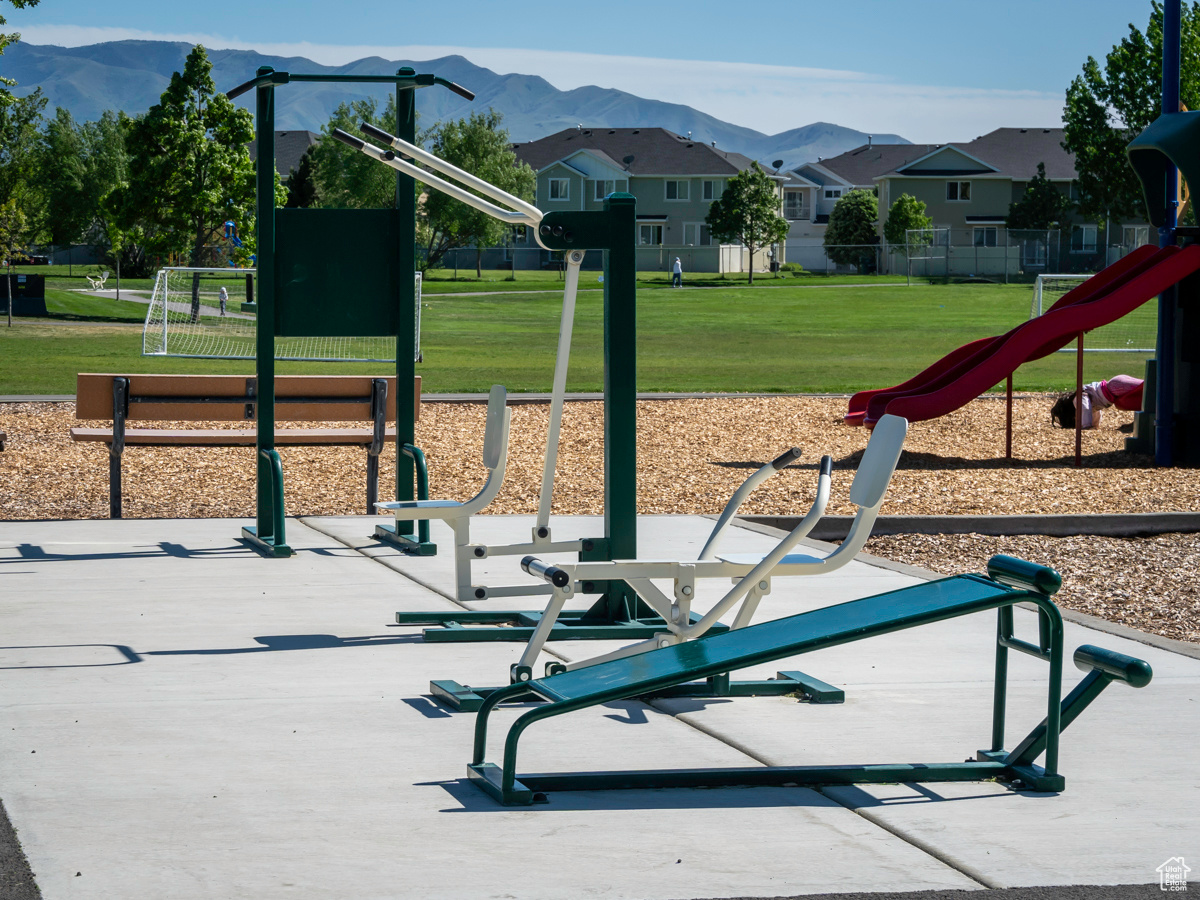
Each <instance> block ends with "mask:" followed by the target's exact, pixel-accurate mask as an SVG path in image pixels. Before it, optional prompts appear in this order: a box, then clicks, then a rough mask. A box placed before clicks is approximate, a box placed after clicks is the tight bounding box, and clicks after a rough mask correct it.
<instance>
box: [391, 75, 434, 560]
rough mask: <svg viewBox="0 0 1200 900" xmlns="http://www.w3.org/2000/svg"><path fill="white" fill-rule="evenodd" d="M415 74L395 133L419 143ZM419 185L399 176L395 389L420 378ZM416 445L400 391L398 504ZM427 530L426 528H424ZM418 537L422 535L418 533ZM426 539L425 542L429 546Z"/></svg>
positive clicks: (407, 401) (410, 412)
mask: <svg viewBox="0 0 1200 900" xmlns="http://www.w3.org/2000/svg"><path fill="white" fill-rule="evenodd" d="M416 76H417V73H416V70H415V69H412V68H410V67H408V66H404V67H402V68H401V69H399V70H397V72H396V79H397V80H396V133H397V134H399V135H401V136H403V137H406V138H408V139H409V140H416V129H417V107H416V96H415V95H416V91H413V90H411V89H409V90H406V89H404V87H403V82H406V81H408V80H410V79H411V80H412V83H413V84H415V83H416ZM416 217H417V185H416V182H414V181H413V179H412V178H410V177H408V176H407V175H405V174H404V173H403V172H397V173H396V224H397V228H396V231H397V238H396V253H397V263H396V269H397V271H398V272H400V275H401V277H400V278H398V279H397V282H398V284H397V287H396V297H395V301H396V303H397V304H399V307H398V315H397V323H398V327H397V329H396V331H397V334H396V384H397V385H402V384H403V385H411V384H412V383H413V379H414V378H415V377H416V372H417V369H416V361H415V360H414V359H413V345H414V342H415V340H416V338H415V335H416V327H417V326H416V310H415V308H414V304H415V303H416V282H415V279H413V278H412V277H411V276H410V275H409V274H408V273H412V272H415V271H416V270H417V256H416V241H417V218H416ZM416 443H417V408H416V400H415V398H414V397H413V392H412V390H411V389H407V390H406V389H400V388H397V391H396V493H395V498H396V499H397V500H412V499H414V496H413V479H414V476H415V470H414V464H413V463H412V462H411V461H410V460H411V458H410V457H407V456H405V455H404V454H403V453H401V452H400V448H401V447H403V446H404V445H405V444H410V445H414V446H415V445H416ZM394 527H395V531H396V534H397V535H409V534H412V533H413V528H414V525H413V523H412V522H410V521H397V522H396V523H395V526H394ZM426 528H428V523H426ZM418 536H419V532H418ZM427 542H428V541H427V539H426V540H423V541H421V543H427Z"/></svg>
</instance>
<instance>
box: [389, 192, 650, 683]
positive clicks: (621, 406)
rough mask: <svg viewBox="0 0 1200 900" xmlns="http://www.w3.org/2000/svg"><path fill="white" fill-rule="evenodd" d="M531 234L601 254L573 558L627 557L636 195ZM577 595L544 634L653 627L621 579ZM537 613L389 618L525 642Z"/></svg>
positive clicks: (633, 440) (472, 636) (633, 515)
mask: <svg viewBox="0 0 1200 900" xmlns="http://www.w3.org/2000/svg"><path fill="white" fill-rule="evenodd" d="M538 238H539V240H540V242H541V243H542V245H543V246H544V247H546V248H547V249H550V250H563V251H567V250H579V249H584V250H601V251H603V253H604V536H603V537H602V538H589V539H586V540H585V541H584V549H583V550H582V551H580V554H579V558H580V559H581V560H584V561H588V560H611V559H632V558H634V557H636V556H637V269H636V258H635V252H636V239H637V217H636V201H635V199H634V197H633V196H632V195H631V194H625V193H614V194H610V195H609V196H608V198H607V199H605V201H604V207H603V209H601V210H596V211H591V212H552V213H547V214H546V216H545V217H544V218H543V219H542V222H541V224H540V226H539V228H538ZM583 593H585V594H597V595H599V596H598V598H597V599H596V600H595V602H594V603H593V604H592V606H591V607H590V608H589V609H587V610H586V611H582V612H578V611H577V612H574V613H563V614H562V616H561V617H560V623H559V624H557V625H555V628H554V632H553V636H552V637H551V640H639V639H645V638H649V637H653V635H654V634H655V633H656V632H658V631H661V630H662V625H663V620H662V619H661V618H660V617H659V616H658V615H657V614H656V613H655V612H654V611H653V610H652V609H650V608H649V607H648V606H647V605H646V604H645V603H643V602H642V601H641V599H640V598H638V596H637V594H635V593H634V592H633V590H632V589H631V588H630V587H629V586H628V585H627V584H626V583H625V582H623V581H607V582H595V583H589V584H585V585H584V586H583ZM541 613H542V611H541V610H505V611H488V612H475V611H471V610H463V611H457V612H443V611H436V612H398V613H396V623H397V624H399V625H430V626H436V627H433V628H429V629H426V630H425V632H424V637H425V640H427V641H447V642H456V641H527V640H528V639H529V636H530V634H531V633H532V629H533V627H534V626H535V625H536V624H537V621H538V619H539V618H540V617H541ZM464 625H483V626H487V625H497V626H499V625H503V626H505V627H495V628H486V627H485V628H464V627H462V626H464ZM510 626H515V627H510ZM438 683H440V684H446V685H453V684H455V683H454V682H438ZM459 688H461V686H459V687H458V688H454V689H453V690H451V691H450V692H449V694H448V696H453V694H454V692H455V691H458V690H459ZM460 693H461V691H460Z"/></svg>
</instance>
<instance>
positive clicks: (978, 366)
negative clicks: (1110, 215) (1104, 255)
mask: <svg viewBox="0 0 1200 900" xmlns="http://www.w3.org/2000/svg"><path fill="white" fill-rule="evenodd" d="M1163 9H1164V18H1163V59H1162V114H1161V115H1160V116H1159V117H1158V118H1157V119H1155V120H1154V121H1153V122H1152V123H1150V125H1149V126H1147V127H1146V129H1145V130H1143V131H1142V133H1141V134H1139V135H1138V136H1137V137H1136V138H1134V139H1133V141H1131V142H1130V143H1129V145H1128V147H1127V148H1126V153H1127V155H1128V157H1129V164H1130V165H1131V166H1132V167H1133V169H1134V172H1135V173H1136V174H1137V176H1138V179H1139V181H1140V182H1141V185H1142V192H1143V195H1144V197H1145V200H1146V209H1147V216H1148V218H1149V220H1150V222H1151V223H1152V224H1153V225H1155V226H1156V227H1157V228H1158V229H1159V247H1160V248H1161V249H1160V251H1159V252H1158V253H1157V254H1155V253H1154V251H1153V248H1150V247H1142V248H1139V249H1138V250H1135V251H1134V252H1133V253H1130V254H1129V255H1128V256H1126V257H1124V258H1123V259H1121V260H1119V261H1118V262H1116V263H1113V264H1112V265H1110V266H1108V267H1107V268H1105V269H1103V270H1101V271H1100V272H1099V273H1097V274H1096V275H1094V276H1093V277H1092V278H1090V279H1088V281H1086V282H1084V284H1083V285H1080V286H1079V287H1078V288H1076V289H1074V290H1072V291H1070V292H1069V293H1067V294H1066V295H1065V296H1063V297H1062V298H1060V299H1059V300H1058V301H1057V302H1056V303H1055V304H1054V305H1053V306H1052V307H1051V308H1050V309H1049V310H1048V311H1047V312H1046V313H1045V314H1044V315H1042V316H1039V317H1037V318H1034V319H1031V320H1029V321H1028V322H1024V323H1022V324H1021V325H1018V326H1017V327H1016V328H1014V329H1012V330H1011V331H1009V332H1008V333H1007V334H1005V335H1001V336H999V337H994V338H984V339H982V340H979V341H974V342H972V343H970V344H966V345H964V346H963V347H960V348H958V349H957V350H955V351H953V352H951V353H949V354H947V355H946V356H945V357H943V358H942V359H941V360H939V361H938V362H936V363H934V364H933V365H932V366H930V367H929V368H927V369H925V370H924V371H923V372H921V373H919V374H917V375H916V376H914V377H913V378H911V379H909V380H908V381H906V382H903V383H902V384H898V385H895V386H894V387H890V388H883V389H878V390H868V391H860V392H859V393H857V394H855V395H854V396H853V397H852V398H851V400H850V404H849V409H848V410H847V413H846V417H845V419H846V423H847V424H850V425H867V426H868V427H870V426H871V425H872V424H873V423H874V422H875V421H876V420H877V419H878V418H879V416H881V415H882V414H883V413H885V412H888V413H892V414H895V415H900V416H904V417H906V418H908V419H910V420H913V421H917V420H921V419H928V418H934V417H936V416H941V415H945V414H946V413H948V412H951V411H952V410H954V409H957V408H959V407H960V406H962V405H964V404H965V403H967V402H969V401H970V400H972V399H974V398H975V397H977V396H979V394H981V393H983V392H984V391H986V390H989V389H990V388H991V387H992V386H994V385H995V384H997V383H999V382H1000V381H1001V380H1006V381H1007V388H1008V395H1009V401H1010V409H1009V415H1008V441H1007V446H1008V450H1007V453H1008V455H1009V456H1011V455H1012V418H1011V398H1012V373H1013V371H1014V370H1015V369H1016V368H1017V367H1018V366H1020V365H1021V364H1022V363H1025V362H1028V361H1030V360H1035V359H1040V358H1041V357H1043V356H1046V355H1048V354H1049V353H1053V352H1055V351H1057V350H1060V349H1062V348H1064V347H1066V345H1067V344H1069V343H1070V342H1071V341H1073V340H1074V341H1076V342H1077V350H1078V352H1077V363H1076V390H1077V391H1081V390H1082V388H1083V351H1084V334H1085V332H1088V331H1091V330H1092V329H1095V328H1098V327H1101V326H1103V325H1106V324H1109V323H1111V322H1115V321H1117V320H1119V319H1121V318H1122V317H1124V316H1127V315H1129V314H1130V313H1132V312H1134V311H1135V310H1137V309H1138V308H1139V307H1141V306H1142V305H1143V304H1144V303H1146V302H1148V301H1149V300H1150V299H1151V298H1153V297H1155V296H1157V297H1158V316H1157V320H1158V339H1157V342H1156V347H1155V351H1156V353H1155V356H1156V358H1155V359H1154V360H1153V361H1151V362H1149V363H1148V364H1147V371H1146V379H1145V380H1146V382H1147V384H1149V385H1151V386H1152V388H1151V389H1149V390H1147V392H1146V405H1145V407H1144V409H1143V413H1141V414H1139V415H1138V417H1137V418H1136V419H1135V425H1134V429H1135V430H1134V437H1133V438H1131V439H1130V440H1129V441H1128V442H1127V445H1126V446H1127V448H1128V449H1133V450H1140V451H1142V452H1153V454H1154V457H1155V462H1156V463H1157V464H1158V465H1160V466H1167V465H1171V464H1173V463H1174V462H1183V463H1187V464H1188V465H1195V464H1197V463H1198V462H1200V367H1198V366H1196V364H1195V363H1194V362H1193V361H1192V359H1191V354H1190V352H1189V351H1188V350H1186V349H1185V348H1188V347H1191V346H1194V345H1195V344H1196V342H1197V341H1198V340H1200V321H1198V318H1200V317H1197V316H1196V315H1195V314H1194V313H1192V312H1191V311H1190V307H1191V306H1192V305H1193V304H1194V297H1195V296H1196V293H1197V291H1200V280H1198V279H1200V274H1197V272H1198V270H1200V250H1198V249H1197V246H1196V241H1197V239H1198V238H1200V229H1197V228H1194V227H1193V228H1181V227H1179V225H1178V222H1179V216H1180V214H1181V211H1182V210H1183V209H1184V208H1185V207H1186V203H1187V199H1186V187H1185V183H1186V184H1200V154H1198V153H1197V152H1196V148H1197V146H1200V112H1187V111H1181V110H1182V107H1181V105H1180V100H1179V67H1180V22H1181V19H1180V16H1181V12H1180V4H1179V0H1171V2H1168V3H1165V4H1164V6H1163ZM1181 176H1182V179H1183V181H1182V182H1181V180H1180V178H1181ZM1151 432H1152V434H1151ZM1081 441H1082V438H1081V431H1080V429H1079V427H1077V428H1076V435H1075V460H1076V465H1079V464H1080V462H1081Z"/></svg>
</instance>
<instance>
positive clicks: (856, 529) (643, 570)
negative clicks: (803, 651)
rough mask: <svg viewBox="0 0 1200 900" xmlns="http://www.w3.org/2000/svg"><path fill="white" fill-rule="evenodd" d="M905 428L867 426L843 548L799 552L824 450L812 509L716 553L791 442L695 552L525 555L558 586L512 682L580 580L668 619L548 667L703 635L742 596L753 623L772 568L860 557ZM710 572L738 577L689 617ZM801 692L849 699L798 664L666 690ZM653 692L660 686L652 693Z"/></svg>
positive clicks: (887, 423)
mask: <svg viewBox="0 0 1200 900" xmlns="http://www.w3.org/2000/svg"><path fill="white" fill-rule="evenodd" d="M907 433H908V422H907V421H906V420H904V419H902V418H900V417H898V416H884V417H883V418H881V419H880V420H879V423H878V424H877V425H876V426H875V430H874V431H873V432H872V433H871V440H870V442H869V443H868V444H867V449H866V451H865V452H864V453H863V457H862V461H861V463H860V464H859V467H858V471H857V472H856V473H855V476H854V482H853V483H852V484H851V486H850V502H851V503H853V504H855V505H856V506H857V507H858V512H857V514H856V515H855V518H854V522H853V524H852V525H851V526H850V531H849V533H848V534H847V536H846V539H845V540H844V541H843V542H842V543H841V544H840V545H839V546H838V547H837V549H835V550H834V551H833V552H831V553H829V554H828V555H825V556H813V555H810V554H807V553H793V552H792V550H793V548H794V547H795V546H796V545H797V544H798V543H799V542H800V541H801V540H802V539H803V538H805V537H807V536H808V534H809V532H811V531H812V529H813V526H815V525H816V524H817V522H818V521H820V519H821V517H822V516H823V515H824V514H825V505H826V503H827V502H828V500H829V485H830V474H831V471H832V466H833V461H832V459H830V457H828V456H825V457H822V459H821V466H820V470H819V476H818V482H817V497H816V499H815V500H814V501H813V505H812V508H811V509H810V510H809V512H808V514H807V515H806V516H805V517H804V518H803V519H801V520H800V523H799V524H798V525H797V526H796V527H795V528H794V529H792V531H791V532H790V533H789V534H788V535H787V536H786V537H785V538H784V539H783V540H781V541H780V542H779V543H778V544H776V545H775V547H774V548H773V549H772V550H771V552H770V553H768V554H766V555H765V556H764V555H761V554H745V553H737V554H718V552H717V545H718V543H719V542H720V539H721V537H722V535H723V534H724V532H725V530H726V528H727V527H728V524H729V522H730V520H731V519H732V518H733V516H734V515H735V514H736V513H737V510H738V507H739V506H741V504H742V502H743V501H744V500H745V498H746V497H747V496H748V495H749V493H750V492H751V491H752V490H754V488H755V487H757V486H758V485H759V484H760V483H761V482H762V481H763V480H765V479H766V478H769V477H770V476H771V475H772V474H774V471H776V470H778V469H782V468H783V467H784V466H785V465H787V463H788V462H790V461H791V460H792V459H794V458H795V457H796V456H798V455H799V451H798V450H795V449H793V450H791V451H789V452H788V453H785V454H784V455H783V456H781V457H779V458H778V459H776V460H775V461H774V462H772V463H768V464H767V465H766V466H763V467H762V468H761V469H759V470H758V471H757V472H755V473H754V474H753V475H751V476H750V478H748V479H747V480H746V482H745V483H744V484H743V485H742V486H741V487H740V488H739V489H738V490H737V492H736V493H735V494H734V495H733V497H732V498H730V501H729V503H728V504H726V507H725V510H724V511H723V512H722V513H721V516H720V518H719V519H718V520H717V524H716V526H715V527H714V528H713V530H712V533H711V534H710V535H709V538H708V541H707V542H706V543H705V545H704V548H703V549H702V550H701V551H700V555H699V557H698V558H697V559H695V560H681V561H676V560H669V561H664V560H619V561H616V562H597V563H578V564H573V565H561V566H555V565H549V564H547V563H545V562H543V561H541V560H539V559H537V558H535V557H532V556H528V557H526V558H525V559H523V560H522V561H521V567H522V568H523V569H524V570H525V571H526V572H528V573H529V574H531V575H534V576H536V577H539V578H541V579H544V580H545V581H546V582H547V583H549V584H550V585H551V587H552V588H553V591H554V594H553V597H552V598H551V600H550V603H549V604H548V605H547V606H546V609H545V612H544V613H543V614H542V617H541V620H540V621H539V622H538V625H537V628H536V629H535V630H534V633H533V635H532V636H531V637H530V639H529V643H528V644H527V645H526V647H525V652H524V653H523V654H522V655H521V658H520V660H519V661H518V662H517V663H516V664H514V665H513V666H512V668H511V671H510V681H512V682H519V681H529V680H531V679H532V677H533V675H532V667H533V664H534V662H535V661H536V660H537V657H538V654H539V653H540V652H541V650H542V647H543V646H544V645H545V642H546V641H547V640H548V639H549V640H553V639H554V625H555V622H556V621H557V619H558V616H559V613H560V612H561V611H562V608H563V605H564V604H565V603H566V601H567V600H569V599H570V598H571V596H572V595H573V594H574V590H575V585H577V584H579V583H581V582H585V581H596V580H602V579H612V578H620V579H623V580H624V581H625V582H626V583H628V584H629V585H630V586H631V587H632V588H633V590H634V591H636V592H637V594H638V596H639V597H640V598H641V599H642V600H644V601H645V602H646V603H647V604H648V605H649V606H650V607H651V608H652V609H654V611H655V612H657V613H658V614H659V616H661V617H662V619H663V620H664V621H665V623H666V628H665V630H664V631H661V632H659V633H658V634H655V635H654V636H653V637H651V638H650V639H648V640H645V641H642V642H640V643H635V644H631V645H629V646H626V647H622V648H620V649H619V650H614V651H612V652H611V653H606V654H603V655H601V656H596V657H593V658H591V659H585V660H581V661H579V662H573V663H561V662H550V663H547V664H546V674H547V675H554V674H556V673H559V672H570V671H574V670H576V669H583V668H587V667H589V666H594V665H597V664H599V663H603V662H608V661H609V660H614V659H622V658H624V657H627V656H635V655H637V654H639V653H645V652H646V651H647V650H653V649H657V648H662V647H669V646H672V645H674V644H681V643H684V642H685V641H692V640H696V639H697V638H702V637H703V636H704V635H706V634H707V633H708V632H709V631H710V630H713V628H714V626H716V625H718V624H719V623H718V620H719V619H720V618H721V617H722V616H724V615H725V614H726V613H728V612H730V611H731V610H732V609H734V607H736V606H738V604H739V603H740V604H741V605H740V607H739V608H738V612H737V614H736V616H735V618H734V621H733V625H732V630H737V629H739V628H744V627H746V626H747V625H749V624H750V620H751V618H752V617H753V616H754V613H755V612H756V610H757V609H758V604H759V601H760V600H761V599H762V597H763V596H765V595H766V594H769V593H770V592H771V578H772V577H773V576H776V575H778V576H781V577H782V576H803V575H823V574H827V573H829V572H834V571H836V570H837V569H840V568H841V567H842V566H844V565H845V564H846V563H848V562H850V561H851V560H852V559H854V557H855V556H856V555H857V554H858V551H859V550H861V549H862V548H863V545H864V544H865V543H866V542H867V538H869V537H870V536H871V529H872V528H873V527H874V525H875V519H876V517H877V516H878V515H879V508H880V507H881V506H882V505H883V499H884V495H885V494H886V493H887V489H888V485H889V484H890V482H891V478H892V474H893V473H894V472H895V470H896V464H897V463H898V462H899V460H900V452H901V450H902V449H903V447H904V438H905V436H906V435H907ZM656 578H657V579H671V580H672V582H673V583H674V592H673V593H674V596H673V597H668V596H667V595H666V594H664V593H663V592H662V591H661V590H660V589H659V588H658V587H656V586H655V584H654V583H653V581H652V580H651V579H656ZM709 578H720V579H731V580H732V581H733V586H732V587H731V588H729V589H728V590H727V591H726V592H725V595H724V596H723V597H721V599H720V600H719V601H718V602H717V603H716V604H715V605H714V606H713V607H712V608H711V609H709V611H708V612H707V613H705V614H704V615H703V616H702V617H700V618H699V619H693V617H692V615H691V609H692V604H693V602H694V601H695V598H696V588H697V582H699V581H701V580H704V579H709ZM721 630H725V629H721ZM795 692H799V693H800V694H802V695H803V696H805V698H806V699H809V700H815V701H816V702H825V703H829V702H833V703H837V702H841V700H843V699H844V695H843V694H842V692H841V691H839V690H838V689H836V688H833V687H830V686H829V685H827V684H825V683H824V682H821V681H816V680H815V679H812V678H810V677H809V676H807V675H804V674H803V673H800V672H780V673H779V677H778V678H776V679H772V680H770V681H752V682H739V683H735V684H730V682H729V675H728V673H723V674H721V675H718V676H714V677H710V678H709V679H708V681H707V682H704V683H697V684H678V685H674V686H673V687H672V688H671V689H670V690H669V691H668V693H669V695H670V696H673V697H679V696H690V697H695V696H730V695H732V696H749V695H761V694H789V693H795ZM439 693H440V692H439ZM476 693H478V691H476ZM656 696H660V695H659V694H657V693H656Z"/></svg>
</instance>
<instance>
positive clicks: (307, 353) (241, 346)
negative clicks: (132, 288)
mask: <svg viewBox="0 0 1200 900" xmlns="http://www.w3.org/2000/svg"><path fill="white" fill-rule="evenodd" d="M254 276H255V270H254V269H231V268H226V269H220V268H214V269H202V268H173V267H172V268H165V269H160V270H159V272H158V276H157V278H155V280H154V292H153V294H152V295H151V297H150V306H149V308H148V309H147V310H146V324H145V326H144V327H143V328H142V355H143V356H189V357H200V358H206V359H254V357H255V345H256V343H255V342H256V332H257V325H258V318H257V314H256V309H255V306H254V285H255V278H254ZM415 278H416V310H415V315H416V334H415V337H414V341H413V358H414V359H417V360H420V358H421V274H420V273H419V272H418V273H416V275H415ZM222 289H224V292H225V297H226V299H225V304H224V307H225V308H224V309H222V308H221V305H222V304H221V292H222ZM275 358H276V359H280V360H293V361H314V362H315V361H321V362H393V361H395V359H396V338H395V337H386V336H384V337H277V338H276V339H275Z"/></svg>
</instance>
